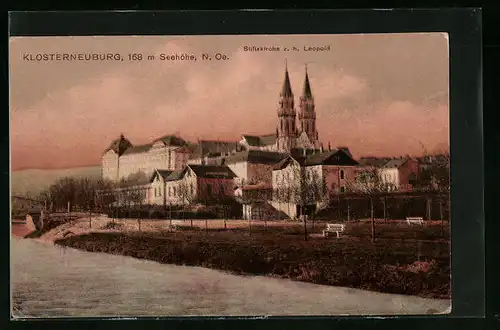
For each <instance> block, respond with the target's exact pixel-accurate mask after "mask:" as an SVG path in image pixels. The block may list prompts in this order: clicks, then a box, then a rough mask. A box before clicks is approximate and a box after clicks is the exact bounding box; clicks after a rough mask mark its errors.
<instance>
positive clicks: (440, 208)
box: [439, 199, 444, 237]
mask: <svg viewBox="0 0 500 330" xmlns="http://www.w3.org/2000/svg"><path fill="white" fill-rule="evenodd" d="M439 217H440V219H441V235H442V236H443V237H444V220H443V202H442V201H441V199H440V200H439Z"/></svg>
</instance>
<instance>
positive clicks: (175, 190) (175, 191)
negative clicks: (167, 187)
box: [174, 187, 177, 196]
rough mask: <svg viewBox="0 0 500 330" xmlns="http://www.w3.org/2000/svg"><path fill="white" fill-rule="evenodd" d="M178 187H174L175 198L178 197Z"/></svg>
mask: <svg viewBox="0 0 500 330" xmlns="http://www.w3.org/2000/svg"><path fill="white" fill-rule="evenodd" d="M175 188H176V187H174V196H177V189H175Z"/></svg>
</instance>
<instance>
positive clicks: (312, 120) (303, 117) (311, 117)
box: [298, 66, 318, 147]
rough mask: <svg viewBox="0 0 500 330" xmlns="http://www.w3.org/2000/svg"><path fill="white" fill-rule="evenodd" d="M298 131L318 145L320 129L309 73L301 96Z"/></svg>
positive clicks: (314, 144)
mask: <svg viewBox="0 0 500 330" xmlns="http://www.w3.org/2000/svg"><path fill="white" fill-rule="evenodd" d="M298 119H299V122H298V124H299V125H298V126H299V127H298V131H299V132H298V133H299V134H303V132H305V133H306V134H307V137H308V138H309V141H310V142H311V144H312V145H313V146H315V147H317V146H318V130H317V129H316V111H315V109H314V98H313V96H312V92H311V84H310V83H309V76H308V74H307V66H306V78H305V81H304V89H303V90H302V96H301V97H300V105H299V115H298Z"/></svg>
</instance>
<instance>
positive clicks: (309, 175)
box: [276, 170, 345, 181]
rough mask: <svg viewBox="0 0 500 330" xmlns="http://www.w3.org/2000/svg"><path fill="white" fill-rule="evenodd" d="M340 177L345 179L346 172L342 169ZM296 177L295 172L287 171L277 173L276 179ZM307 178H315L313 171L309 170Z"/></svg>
mask: <svg viewBox="0 0 500 330" xmlns="http://www.w3.org/2000/svg"><path fill="white" fill-rule="evenodd" d="M339 176H340V179H342V180H344V179H345V173H344V170H340V175H339ZM318 177H319V176H318ZM294 178H295V172H291V173H290V172H285V173H283V174H281V175H280V174H279V173H277V174H276V180H277V181H283V180H290V179H291V180H293V179H294ZM306 178H307V179H308V180H312V179H313V178H314V175H313V173H312V172H307V174H306Z"/></svg>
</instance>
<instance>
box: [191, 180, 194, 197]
mask: <svg viewBox="0 0 500 330" xmlns="http://www.w3.org/2000/svg"><path fill="white" fill-rule="evenodd" d="M191 195H194V185H193V184H192V183H191Z"/></svg>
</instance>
